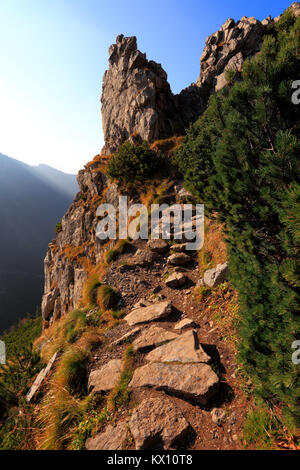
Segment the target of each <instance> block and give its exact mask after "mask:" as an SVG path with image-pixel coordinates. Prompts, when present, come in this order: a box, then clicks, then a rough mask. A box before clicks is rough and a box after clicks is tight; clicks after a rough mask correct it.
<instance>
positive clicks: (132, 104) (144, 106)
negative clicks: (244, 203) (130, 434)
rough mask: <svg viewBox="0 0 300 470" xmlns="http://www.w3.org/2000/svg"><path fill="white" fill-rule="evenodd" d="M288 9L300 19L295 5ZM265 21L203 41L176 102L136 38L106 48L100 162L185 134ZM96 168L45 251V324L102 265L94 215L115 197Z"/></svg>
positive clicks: (246, 22)
mask: <svg viewBox="0 0 300 470" xmlns="http://www.w3.org/2000/svg"><path fill="white" fill-rule="evenodd" d="M291 8H292V9H293V11H294V13H295V14H296V15H298V14H299V13H300V4H299V2H296V3H294V4H293V5H292V7H291ZM271 21H276V19H275V20H271V19H266V20H264V21H263V22H259V21H258V20H256V19H255V18H246V17H244V18H242V19H241V20H240V21H238V22H237V23H235V21H234V20H232V19H229V20H227V21H226V22H225V23H224V25H223V26H222V27H221V28H220V30H218V31H217V32H216V33H214V34H213V35H211V36H210V37H209V38H208V39H207V41H206V44H205V48H204V52H203V54H202V56H201V67H200V77H199V79H198V80H197V83H193V84H191V85H190V86H189V87H188V88H186V89H184V90H183V91H182V92H181V93H180V94H178V95H173V94H172V92H171V89H170V86H169V84H168V81H167V74H166V72H165V71H164V70H163V69H162V67H161V65H159V64H157V63H155V62H153V61H148V60H147V58H146V55H145V54H143V53H141V52H140V51H139V50H138V49H137V43H136V38H135V37H128V38H126V37H124V36H123V35H120V36H118V37H117V40H116V44H113V45H112V46H111V47H110V49H109V69H108V70H107V71H106V72H105V75H104V78H103V90H102V97H101V103H102V108H101V111H102V121H103V131H104V137H105V147H104V149H103V151H102V155H108V154H111V153H112V152H114V151H116V150H117V149H118V147H119V146H120V144H121V143H123V142H124V141H126V140H127V139H130V140H132V141H133V142H136V141H139V140H147V141H148V142H150V143H151V142H153V141H155V140H157V139H164V138H168V137H170V136H174V135H183V134H184V129H185V128H186V127H187V126H188V125H189V124H190V123H191V122H194V121H195V120H196V119H197V118H198V117H199V116H200V115H201V113H202V112H203V111H204V110H205V107H206V104H207V101H208V99H209V96H210V94H211V93H214V92H216V91H217V90H219V89H221V88H222V87H224V86H225V85H226V79H225V72H226V70H228V69H234V70H236V71H237V72H238V73H240V72H241V71H242V68H243V64H244V61H245V59H247V58H248V57H251V56H253V55H255V54H256V53H257V52H258V51H259V50H260V48H261V44H262V39H263V36H264V34H265V33H266V30H267V26H268V24H269V23H270V22H271ZM102 164H103V160H101V158H100V157H98V158H96V159H95V160H94V161H93V162H92V163H91V164H88V165H87V166H86V167H85V169H84V170H81V171H80V172H79V174H78V183H79V186H80V191H81V192H80V193H79V194H78V195H77V197H76V199H75V200H74V202H73V203H72V205H71V207H70V208H69V210H68V212H67V213H66V214H65V216H64V217H63V219H62V231H61V232H60V233H59V234H58V235H57V237H56V239H55V240H53V241H52V242H51V244H50V245H49V249H48V252H47V255H46V258H45V291H44V297H43V302H42V313H43V319H44V321H45V325H48V324H49V323H51V322H52V321H53V320H55V319H56V318H58V317H60V316H61V315H62V314H64V313H65V312H68V311H70V310H72V309H74V308H75V307H77V306H78V304H79V302H80V299H81V296H82V289H83V286H84V284H85V282H86V280H87V278H88V275H89V273H90V272H91V269H92V268H93V266H95V265H96V264H97V263H98V262H99V260H100V258H101V254H102V251H103V245H101V243H100V241H99V240H98V239H96V237H95V227H96V224H97V218H96V209H97V207H98V205H99V204H100V203H103V202H109V203H111V204H113V205H115V207H116V206H117V204H118V196H119V193H118V187H117V185H116V184H111V183H110V182H109V181H108V180H107V177H106V175H105V173H104V172H103V171H102ZM106 248H107V247H106Z"/></svg>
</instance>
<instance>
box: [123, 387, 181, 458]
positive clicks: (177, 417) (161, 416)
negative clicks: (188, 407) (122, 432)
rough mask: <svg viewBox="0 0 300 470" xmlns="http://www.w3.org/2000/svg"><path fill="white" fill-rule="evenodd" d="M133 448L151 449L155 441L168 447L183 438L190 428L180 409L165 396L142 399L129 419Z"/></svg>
mask: <svg viewBox="0 0 300 470" xmlns="http://www.w3.org/2000/svg"><path fill="white" fill-rule="evenodd" d="M129 427H130V431H131V434H132V435H133V437H134V440H135V448H136V450H139V449H153V447H154V446H155V444H156V443H158V444H161V443H162V444H163V447H164V449H170V448H172V447H173V446H174V445H176V442H179V440H180V441H181V440H182V439H184V438H185V437H186V435H187V433H188V431H189V429H190V425H189V423H188V421H187V420H186V419H185V417H184V416H183V414H182V413H181V411H180V409H179V408H178V407H177V405H176V404H175V403H173V402H172V401H171V400H170V399H169V398H167V397H165V396H163V395H162V396H160V397H157V398H150V399H146V400H143V401H142V403H141V404H140V405H139V406H138V407H137V408H136V409H135V410H134V412H133V414H132V416H131V419H130V421H129Z"/></svg>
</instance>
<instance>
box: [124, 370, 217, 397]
mask: <svg viewBox="0 0 300 470" xmlns="http://www.w3.org/2000/svg"><path fill="white" fill-rule="evenodd" d="M129 387H130V388H139V387H148V388H155V389H156V390H165V391H166V392H169V393H171V394H174V395H177V396H181V397H183V398H186V399H189V400H194V401H196V402H197V403H199V404H201V405H206V404H207V402H208V401H209V399H210V398H211V397H212V396H213V395H215V394H216V393H217V391H218V388H219V378H218V376H217V375H216V374H215V372H214V371H213V370H212V368H211V367H210V366H209V365H207V364H203V363H198V364H165V363H161V362H153V363H150V364H146V365H145V366H142V367H139V368H138V369H136V370H135V372H134V374H133V377H132V380H131V382H130V384H129Z"/></svg>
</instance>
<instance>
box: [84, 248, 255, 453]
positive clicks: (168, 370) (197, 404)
mask: <svg viewBox="0 0 300 470" xmlns="http://www.w3.org/2000/svg"><path fill="white" fill-rule="evenodd" d="M132 245H133V247H134V249H136V250H142V251H143V250H149V245H151V244H149V242H148V246H147V242H146V241H143V240H136V241H133V242H132ZM131 249H132V250H133V248H131ZM170 249H171V252H172V246H171V247H170ZM164 251H165V252H164V253H160V256H159V258H157V259H156V260H155V261H154V262H153V264H152V265H150V266H144V267H141V266H138V267H137V266H135V268H134V270H130V271H128V272H126V273H123V274H120V272H119V271H118V266H119V265H120V263H126V262H129V260H130V255H128V254H123V255H121V256H120V257H119V258H118V259H117V260H116V261H114V262H113V263H112V264H111V265H110V266H109V269H108V272H107V275H106V278H105V282H107V283H109V284H110V285H112V286H113V287H114V288H115V289H122V300H123V302H124V304H123V308H124V319H123V320H121V321H120V322H119V323H118V324H117V325H116V326H115V327H114V328H112V329H111V330H109V331H108V332H107V333H106V341H105V342H104V343H103V344H101V346H100V347H99V348H98V349H96V350H95V351H94V353H93V359H92V362H91V364H90V371H91V373H92V374H93V371H97V370H98V371H99V376H101V370H102V368H103V367H105V365H106V364H109V363H110V362H111V361H122V360H123V357H124V354H125V351H126V349H127V348H128V345H129V344H132V346H133V349H134V356H133V357H134V365H133V371H134V372H133V376H132V379H131V382H130V384H129V387H128V388H129V393H130V400H129V403H128V405H127V407H126V410H115V411H114V412H113V414H112V421H113V423H115V424H116V423H117V426H121V428H122V429H123V428H124V426H125V424H126V426H127V428H126V429H127V435H126V439H125V440H124V435H123V433H122V432H121V433H120V436H121V437H120V440H123V444H121V443H120V442H118V444H117V445H118V446H121V447H120V448H149V447H151V448H158V449H159V448H165V449H168V448H173V449H175V448H190V449H193V448H194V449H201V448H205V449H239V448H241V444H240V441H239V438H238V436H239V434H240V431H241V426H242V422H243V416H244V414H245V400H246V398H245V395H244V393H243V392H242V390H241V389H240V387H239V385H238V379H237V378H236V375H235V372H236V367H237V366H236V361H235V352H234V350H232V348H231V347H229V346H228V345H227V344H226V343H225V342H224V341H223V338H222V336H220V334H219V333H218V330H219V328H218V326H217V325H215V324H214V322H212V321H211V320H209V317H208V316H203V314H202V312H201V307H200V306H199V303H198V302H197V299H196V298H195V296H194V295H193V289H194V287H192V288H191V287H189V288H184V287H180V288H174V287H171V288H170V287H168V286H167V285H166V284H165V282H164V280H163V278H164V277H165V275H166V270H167V272H168V270H169V267H168V266H167V258H168V256H169V255H170V250H168V251H167V250H164ZM171 269H173V267H172V268H171ZM180 269H184V270H185V272H186V273H187V275H188V276H189V277H190V278H191V279H192V280H193V284H194V286H195V285H196V282H197V279H199V276H200V273H199V271H198V269H199V267H198V266H197V265H196V264H195V263H194V264H189V265H188V266H187V267H184V268H182V267H180ZM124 277H125V279H124ZM122 278H123V279H122ZM137 280H139V281H141V280H142V281H143V282H139V283H138V284H137V283H136V281H137ZM158 286H159V289H158V290H159V293H157V294H151V292H153V290H154V291H155V290H156V288H157V287H158ZM165 310H166V311H165ZM150 312H152V314H151V313H150ZM160 314H161V315H162V316H161V317H160ZM148 315H149V318H148ZM152 315H153V316H152ZM128 316H129V319H132V318H134V317H135V316H136V320H137V324H135V321H134V322H133V323H132V324H131V325H130V324H129V323H128V322H127V321H126V318H127V317H128ZM159 317H160V318H159ZM138 318H139V320H138ZM147 318H148V319H147ZM141 320H142V321H141ZM149 320H150V323H148V321H149ZM130 323H131V322H130ZM195 327H196V328H195ZM177 344H178V347H177ZM118 364H120V362H119V363H118ZM100 381H101V379H100ZM116 383H117V379H116V381H115V385H116ZM149 400H150V402H151V400H154V403H158V402H160V403H161V406H160V407H158V409H157V415H156V411H155V410H156V407H153V409H152V413H150V412H149V409H148V408H147V406H146V403H147V402H149ZM155 400H156V401H155ZM165 402H166V403H168V405H167V408H166V409H168V406H169V407H170V410H173V408H174V409H175V410H176V411H172V412H171V411H170V416H169V418H166V415H167V413H166V411H164V403H165ZM216 410H218V411H216ZM173 414H174V416H175V417H176V419H178V420H179V422H181V421H180V420H181V419H183V423H184V426H183V430H184V432H183V434H182V435H181V433H180V432H179V431H178V432H179V434H178V435H180V436H182V440H181V439H179V441H180V443H178V441H176V437H174V439H171V438H170V439H169V440H168V438H167V437H166V436H168V435H169V434H170V431H169V427H168V426H169V424H170V422H172V419H173ZM133 416H134V417H135V418H134V419H132V417H133ZM137 416H139V417H140V419H141V421H142V422H143V420H145V422H146V421H147V423H148V424H147V426H146V425H145V426H143V427H142V428H143V430H142V428H141V427H140V426H138V425H137ZM178 416H180V417H181V416H182V418H178ZM231 416H235V417H238V418H235V420H234V424H233V425H232V424H229V422H230V423H231V422H232V421H233V420H230V417H231ZM174 419H175V418H174ZM124 423H125V424H124ZM154 423H155V425H154ZM123 424H124V426H123ZM109 426H110V425H109V424H108V426H107V427H106V428H104V429H102V431H101V432H100V433H98V435H96V436H95V437H94V438H93V439H94V440H93V439H90V440H89V441H88V442H87V446H86V447H87V448H89V449H94V448H97V449H99V448H103V449H104V448H105V449H107V448H108V447H109V446H113V447H111V448H116V447H115V446H116V444H115V440H114V438H113V441H112V442H113V444H112V443H111V444H107V435H108V431H109V432H110V433H111V435H112V436H114V432H113V431H112V429H111V428H110V427H109ZM121 428H120V429H121ZM124 429H125V428H124ZM179 429H181V427H180V426H178V429H177V428H176V431H177V430H179ZM118 433H119V428H117V431H116V434H118ZM175 434H176V436H177V433H175ZM101 436H102V437H101ZM170 436H172V433H171V434H170ZM183 437H184V439H183ZM103 442H105V444H103ZM107 445H108V447H107ZM122 446H123V447H122ZM178 446H179V447H178ZM180 446H181V447H180Z"/></svg>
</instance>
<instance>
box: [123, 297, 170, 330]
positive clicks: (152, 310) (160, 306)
mask: <svg viewBox="0 0 300 470" xmlns="http://www.w3.org/2000/svg"><path fill="white" fill-rule="evenodd" d="M171 311H172V304H171V302H169V301H168V300H166V301H164V302H159V303H157V304H152V305H149V307H141V308H135V309H134V310H132V311H131V312H130V313H129V314H128V315H127V316H126V317H125V321H127V323H128V324H129V325H130V326H132V325H137V324H139V323H149V322H152V321H155V320H161V319H164V318H166V317H168V316H169V315H170V313H171Z"/></svg>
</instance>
